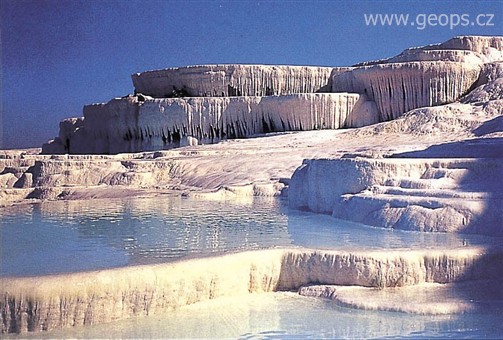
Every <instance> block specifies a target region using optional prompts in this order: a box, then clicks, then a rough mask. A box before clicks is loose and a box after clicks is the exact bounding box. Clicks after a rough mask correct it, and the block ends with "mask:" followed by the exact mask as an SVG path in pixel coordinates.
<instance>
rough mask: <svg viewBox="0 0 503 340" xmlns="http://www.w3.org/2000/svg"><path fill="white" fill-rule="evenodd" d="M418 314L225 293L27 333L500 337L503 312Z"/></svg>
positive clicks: (268, 295)
mask: <svg viewBox="0 0 503 340" xmlns="http://www.w3.org/2000/svg"><path fill="white" fill-rule="evenodd" d="M502 311H503V308H501V306H500V307H497V306H491V307H490V308H488V309H487V310H486V311H479V312H476V313H471V314H462V315H440V316H439V315H437V316H435V315H415V314H404V313H392V312H379V311H365V310H357V309H350V308H343V307H338V306H336V305H334V303H333V302H331V301H329V300H324V299H317V298H307V297H303V296H299V295H297V294H295V293H288V292H280V293H265V294H250V295H247V296H242V297H232V298H220V299H217V300H210V301H206V302H201V303H197V304H195V305H191V306H187V307H183V308H181V309H179V310H176V311H173V312H170V313H167V314H162V315H154V316H151V317H140V318H133V319H128V320H123V321H118V322H114V323H111V324H103V325H94V326H86V327H75V328H72V329H66V330H59V331H53V332H44V333H36V334H28V335H23V337H32V338H103V337H106V338H126V339H127V338H135V339H139V338H199V339H201V338H218V339H223V338H233V339H306V338H308V339H309V338H310V339H323V338H325V339H326V338H337V339H342V338H344V339H347V338H356V339H362V338H400V339H402V338H414V339H416V338H442V339H445V338H454V339H460V338H476V339H481V338H499V337H501V334H502V332H503V325H501V317H500V315H501V314H500V313H501V312H502Z"/></svg>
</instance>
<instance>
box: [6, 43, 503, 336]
mask: <svg viewBox="0 0 503 340" xmlns="http://www.w3.org/2000/svg"><path fill="white" fill-rule="evenodd" d="M133 82H134V86H135V90H136V91H135V92H136V93H135V94H134V95H128V96H125V97H122V98H116V99H112V100H111V101H109V102H108V103H103V104H93V105H88V106H86V107H85V108H84V114H83V115H84V117H80V118H69V119H66V120H64V121H62V122H61V123H60V131H59V135H58V137H56V138H55V139H54V140H53V141H50V142H49V143H47V144H44V146H43V148H42V151H43V153H44V154H39V152H40V150H14V151H2V153H1V154H0V199H1V201H0V206H8V205H11V204H14V203H22V202H39V201H43V200H60V199H61V200H68V199H91V198H109V197H118V198H124V197H128V196H139V195H156V194H158V193H164V194H165V193H168V192H169V193H173V192H174V193H176V194H178V195H183V196H186V197H189V198H190V197H203V198H206V199H217V200H226V199H230V200H243V201H246V200H251V199H252V198H253V197H254V196H284V197H287V198H288V202H289V205H290V207H291V208H295V209H306V210H310V211H312V212H317V213H325V214H330V215H333V216H335V217H336V218H338V219H343V220H347V221H352V222H358V223H363V224H366V225H368V226H374V227H381V228H388V229H390V230H392V229H404V230H412V231H420V232H456V233H471V234H484V235H487V236H488V237H495V236H502V235H503V224H502V221H503V194H502V193H503V182H502V181H501V178H503V151H502V150H503V119H502V118H503V117H502V115H503V37H477V36H469V37H456V38H453V39H451V40H449V41H447V42H444V43H440V44H435V45H428V46H423V47H417V48H411V49H407V50H405V51H404V52H403V53H401V54H399V55H398V56H395V57H392V58H389V59H385V60H378V61H370V62H366V63H361V64H358V65H355V66H352V67H334V68H327V67H303V66H264V65H208V66H189V67H184V68H175V69H165V70H158V71H148V72H144V73H139V74H135V75H133ZM250 137H251V138H250ZM212 143H214V144H212ZM174 147H177V148H174ZM91 154H92V155H91ZM495 239H497V238H496V237H495ZM496 243H497V242H496ZM309 247H310V246H309ZM502 257H503V250H502V249H501V246H491V247H489V246H487V247H483V246H470V245H465V246H463V247H460V248H450V247H449V248H446V249H437V248H435V249H424V250H421V249H419V250H416V249H414V250H411V249H409V248H407V249H401V250H393V251H389V250H381V251H375V250H372V251H364V250H361V251H354V252H351V251H347V250H345V251H342V250H336V249H335V250H314V249H272V250H261V251H256V252H242V253H235V254H229V255H225V256H221V257H211V258H210V257H209V258H202V259H193V260H190V261H185V262H176V263H166V264H159V265H148V266H138V267H136V266H135V267H126V268H120V269H107V270H102V271H94V272H86V273H73V274H61V275H53V276H40V277H19V278H12V277H3V278H1V279H0V282H1V285H0V287H1V288H0V289H1V290H0V293H1V294H2V300H1V309H2V332H26V331H39V330H50V329H56V328H64V327H70V326H76V325H90V324H97V323H104V322H109V321H113V320H119V319H124V318H130V317H133V316H140V315H152V314H158V313H162V312H166V311H170V310H172V309H175V308H179V307H182V306H184V305H188V304H194V303H196V302H198V301H203V300H210V299H215V298H217V297H224V296H227V297H236V298H237V297H239V296H242V295H248V294H250V293H260V292H271V291H281V290H289V291H296V290H298V289H299V288H301V291H300V292H301V294H303V295H307V296H318V297H325V298H329V299H332V300H333V301H334V303H335V304H337V305H339V306H346V307H351V308H363V309H374V310H388V311H398V312H406V313H420V314H449V313H462V312H466V311H470V310H471V309H472V308H473V307H474V305H473V301H471V298H469V297H468V296H471V295H470V294H471V293H470V294H468V293H466V292H467V291H471V290H473V289H472V288H473V287H477V285H479V282H482V281H480V280H484V281H483V283H480V287H484V288H483V289H484V290H487V291H489V292H490V293H491V294H492V293H493V291H492V290H491V288H490V287H501V285H500V284H499V281H495V280H500V278H501V275H502V274H503V266H502V263H503V262H502V261H503V258H502ZM495 282H498V283H495ZM313 285H317V286H313ZM334 285H335V287H334ZM348 286H351V287H348ZM469 287H472V288H469ZM486 288H487V289H486ZM496 290H498V289H496ZM430 292H431V294H430ZM456 292H459V293H460V294H459V296H457V295H456ZM416 293H417V294H420V295H415V294H416ZM465 293H466V294H465ZM428 294H430V295H428ZM491 296H494V297H495V299H499V300H501V296H502V293H501V288H499V290H498V291H497V292H496V293H495V294H493V295H491ZM443 299H445V303H444V304H443V303H441V301H443ZM499 300H498V301H499ZM407 301H409V302H410V303H406V302H407Z"/></svg>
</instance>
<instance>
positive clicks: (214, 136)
mask: <svg viewBox="0 0 503 340" xmlns="http://www.w3.org/2000/svg"><path fill="white" fill-rule="evenodd" d="M377 121H378V117H377V110H376V107H375V105H374V103H373V102H372V101H369V100H367V99H366V97H365V96H364V95H357V94H350V93H306V94H292V95H284V96H267V97H251V96H249V97H220V98H214V97H196V98H164V99H153V98H151V97H146V96H131V97H126V98H120V99H113V100H111V101H110V102H108V103H106V104H95V105H88V106H86V107H84V119H83V121H82V120H81V119H73V120H66V121H64V122H62V123H61V129H60V130H61V132H60V137H59V140H56V141H54V142H53V143H50V144H49V145H47V146H44V148H43V151H44V153H49V152H50V151H53V152H54V150H53V149H54V147H52V144H55V143H59V144H58V145H60V144H61V142H62V143H63V147H64V151H66V152H69V153H73V154H85V153H109V154H116V153H120V152H140V151H150V150H163V149H169V148H173V147H179V146H185V145H197V144H201V143H202V144H208V143H215V142H218V141H220V140H223V139H227V138H243V137H251V136H254V135H257V134H261V133H268V132H284V131H301V130H320V129H338V128H343V127H359V126H363V125H369V124H372V123H376V122H377ZM72 123H73V125H72ZM51 148H52V149H51Z"/></svg>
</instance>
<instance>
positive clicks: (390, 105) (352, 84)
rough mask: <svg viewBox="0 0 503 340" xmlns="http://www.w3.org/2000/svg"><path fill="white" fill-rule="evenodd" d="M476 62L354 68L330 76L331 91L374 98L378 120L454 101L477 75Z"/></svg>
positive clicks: (470, 85)
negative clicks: (354, 93) (353, 93)
mask: <svg viewBox="0 0 503 340" xmlns="http://www.w3.org/2000/svg"><path fill="white" fill-rule="evenodd" d="M480 71H481V65H480V64H473V63H459V62H447V61H427V62H426V61H423V62H417V61H415V62H407V63H390V64H377V65H371V66H361V67H356V68H354V69H352V70H350V71H346V72H343V73H339V74H337V75H335V76H333V77H332V82H331V84H332V92H341V91H347V92H356V93H361V94H366V95H367V96H368V97H369V98H370V99H371V100H374V101H375V103H376V105H377V108H378V110H379V115H380V116H379V120H380V121H386V120H392V119H396V118H398V117H400V116H401V115H402V114H404V113H405V112H407V111H410V110H412V109H415V108H418V107H425V106H436V105H440V104H446V103H451V102H453V101H456V100H458V99H459V98H460V97H461V96H463V95H464V94H465V93H467V92H468V90H469V89H470V88H471V87H472V86H473V84H474V83H475V82H476V81H477V79H478V78H479V74H480Z"/></svg>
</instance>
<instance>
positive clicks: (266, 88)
mask: <svg viewBox="0 0 503 340" xmlns="http://www.w3.org/2000/svg"><path fill="white" fill-rule="evenodd" d="M331 72H332V68H331V67H316V66H281V65H201V66H187V67H179V68H170V69H165V70H155V71H147V72H142V73H136V74H133V75H132V79H133V85H134V87H135V90H136V92H138V93H143V94H146V95H148V96H152V97H157V98H162V97H171V96H177V97H178V96H188V97H228V96H271V95H284V94H294V93H314V92H327V90H328V89H327V88H326V85H327V83H328V78H329V76H330V73H331Z"/></svg>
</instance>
